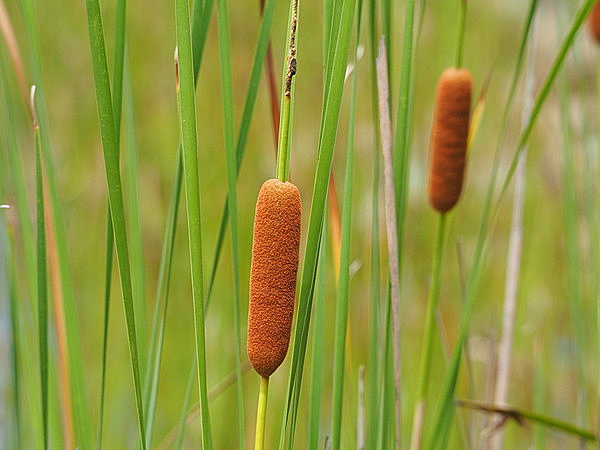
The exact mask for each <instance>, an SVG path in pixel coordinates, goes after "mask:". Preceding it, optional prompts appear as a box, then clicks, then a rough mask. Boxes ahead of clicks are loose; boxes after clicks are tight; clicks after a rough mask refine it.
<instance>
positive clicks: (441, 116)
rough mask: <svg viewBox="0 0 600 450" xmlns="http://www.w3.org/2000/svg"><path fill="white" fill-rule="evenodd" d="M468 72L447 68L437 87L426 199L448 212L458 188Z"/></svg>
mask: <svg viewBox="0 0 600 450" xmlns="http://www.w3.org/2000/svg"><path fill="white" fill-rule="evenodd" d="M471 85H472V81H471V74H470V73H469V72H468V71H467V70H464V69H447V70H445V71H444V73H442V76H441V77H440V81H439V83H438V87H437V97H436V105H435V116H434V119H433V131H432V138H431V155H430V162H429V202H430V203H431V206H433V208H434V209H435V210H436V211H438V212H440V213H445V212H447V211H450V210H451V209H452V208H453V207H454V205H456V202H458V199H459V198H460V193H461V191H462V185H463V178H464V170H465V160H466V154H467V141H468V137H469V120H470V115H471Z"/></svg>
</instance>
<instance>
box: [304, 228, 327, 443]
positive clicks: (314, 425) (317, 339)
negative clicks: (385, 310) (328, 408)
mask: <svg viewBox="0 0 600 450" xmlns="http://www.w3.org/2000/svg"><path fill="white" fill-rule="evenodd" d="M320 245H321V249H320V251H319V261H318V263H317V264H318V267H317V279H316V294H315V303H316V304H315V327H314V334H313V338H312V339H313V349H312V371H311V377H310V412H309V418H310V421H309V429H308V448H310V449H311V450H317V449H318V448H319V437H320V423H321V395H322V392H323V353H324V346H323V339H324V334H325V290H326V287H327V286H326V276H327V233H326V232H324V233H323V238H322V239H321V244H320Z"/></svg>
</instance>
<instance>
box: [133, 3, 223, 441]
mask: <svg viewBox="0 0 600 450" xmlns="http://www.w3.org/2000/svg"><path fill="white" fill-rule="evenodd" d="M212 7H213V0H206V2H202V1H200V0H198V1H196V2H194V10H193V23H192V50H193V57H194V83H197V81H198V74H199V73H200V67H201V64H202V57H203V55H204V47H205V43H206V35H207V33H208V24H209V22H210V17H211V14H212ZM132 125H133V124H132ZM182 183H183V155H182V148H181V144H180V145H179V150H178V152H177V166H176V173H175V177H174V179H173V186H172V188H171V199H170V202H169V212H168V214H167V221H166V227H165V232H164V236H163V245H162V251H161V257H160V266H159V271H158V283H157V288H156V294H155V305H154V313H153V319H152V330H151V336H150V349H149V351H148V355H149V356H148V361H149V364H151V367H149V370H148V371H147V372H146V378H145V391H144V398H145V401H146V404H147V405H148V406H147V408H148V414H147V416H148V418H147V426H146V436H147V439H148V445H149V446H150V443H151V440H152V435H153V430H154V415H155V412H156V398H157V395H158V380H159V377H160V365H161V361H162V350H163V342H164V335H165V328H166V318H167V310H168V305H169V287H170V282H171V267H172V263H173V249H174V245H175V234H176V230H177V220H178V217H179V201H180V196H181V185H182ZM193 366H194V368H195V367H196V362H195V356H194V363H193ZM186 401H187V400H186Z"/></svg>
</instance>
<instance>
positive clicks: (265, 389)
mask: <svg viewBox="0 0 600 450" xmlns="http://www.w3.org/2000/svg"><path fill="white" fill-rule="evenodd" d="M268 394H269V378H267V377H261V379H260V393H259V394H258V410H257V411H256V438H255V441H254V450H263V449H264V446H265V422H266V418H267V396H268Z"/></svg>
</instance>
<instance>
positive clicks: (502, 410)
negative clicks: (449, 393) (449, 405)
mask: <svg viewBox="0 0 600 450" xmlns="http://www.w3.org/2000/svg"><path fill="white" fill-rule="evenodd" d="M457 404H458V406H460V407H461V408H469V409H474V410H477V411H482V412H485V413H496V414H502V415H504V416H505V417H507V418H509V419H513V420H516V421H517V423H519V424H522V423H523V422H524V421H525V420H529V421H532V422H535V423H538V424H540V425H543V426H545V427H549V428H554V429H555V430H559V431H561V432H563V433H567V434H570V435H573V436H576V437H578V438H582V439H585V440H586V441H591V442H596V441H597V439H598V437H597V436H596V434H595V433H594V432H592V431H589V430H586V429H584V428H581V427H578V426H576V425H573V424H571V423H569V422H566V421H564V420H559V419H556V418H554V417H550V416H546V415H544V414H539V413H537V412H534V411H528V410H526V409H521V408H511V407H507V406H498V405H489V404H487V403H483V402H476V401H472V400H457Z"/></svg>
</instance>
